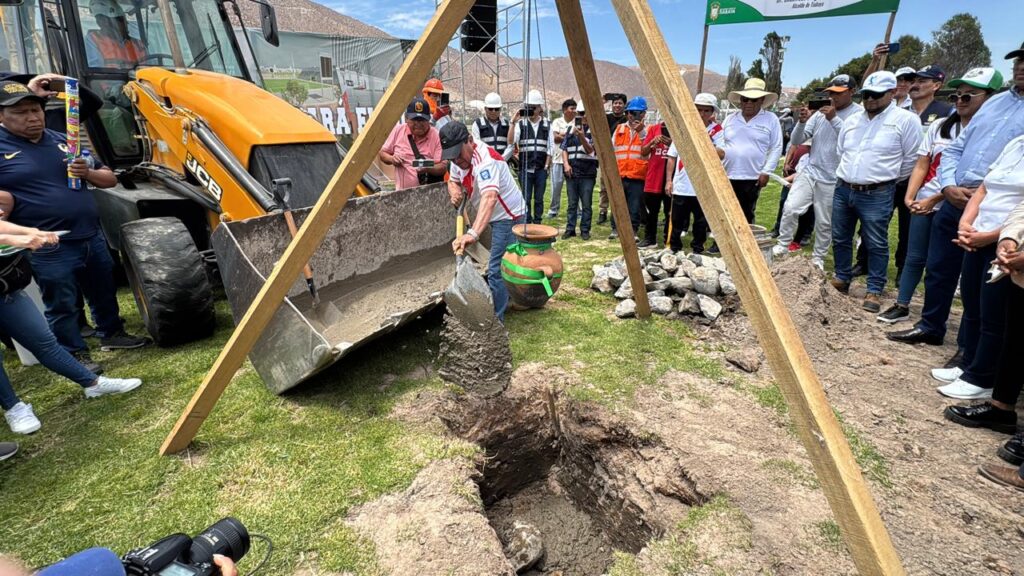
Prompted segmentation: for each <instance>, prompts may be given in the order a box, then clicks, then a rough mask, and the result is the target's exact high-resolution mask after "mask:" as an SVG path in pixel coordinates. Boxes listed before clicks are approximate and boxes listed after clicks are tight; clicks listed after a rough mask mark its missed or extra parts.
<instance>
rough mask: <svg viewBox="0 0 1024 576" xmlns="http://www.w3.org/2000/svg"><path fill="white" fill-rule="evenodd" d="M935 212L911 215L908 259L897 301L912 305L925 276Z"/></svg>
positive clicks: (904, 267) (904, 266)
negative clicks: (912, 300) (911, 302)
mask: <svg viewBox="0 0 1024 576" xmlns="http://www.w3.org/2000/svg"><path fill="white" fill-rule="evenodd" d="M934 217H935V214H934V213H932V214H925V215H920V214H912V215H911V216H910V232H909V235H908V237H907V241H908V242H907V243H908V244H909V246H908V247H907V259H906V260H905V261H904V262H903V275H902V276H900V286H899V288H900V290H899V294H897V296H896V303H897V304H902V305H904V306H909V305H910V299H911V298H913V297H914V291H915V290H917V285H918V284H920V283H921V278H922V277H923V276H924V266H925V264H926V263H927V262H928V244H929V240H930V239H931V233H932V218H934Z"/></svg>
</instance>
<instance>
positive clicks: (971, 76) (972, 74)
mask: <svg viewBox="0 0 1024 576" xmlns="http://www.w3.org/2000/svg"><path fill="white" fill-rule="evenodd" d="M961 84H967V85H968V86H974V87H975V88H981V89H983V90H993V91H995V90H999V89H1000V88H1002V87H1003V75H1002V73H1000V72H999V70H996V69H995V68H971V69H970V70H968V71H967V73H966V74H964V75H963V76H962V77H960V78H957V79H956V80H953V81H951V82H950V83H949V87H950V88H956V87H957V86H959V85H961Z"/></svg>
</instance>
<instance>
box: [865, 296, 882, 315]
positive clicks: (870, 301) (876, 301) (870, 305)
mask: <svg viewBox="0 0 1024 576" xmlns="http://www.w3.org/2000/svg"><path fill="white" fill-rule="evenodd" d="M861 307H862V308H864V309H865V310H867V311H868V312H871V313H872V314H878V311H879V310H881V309H882V299H881V298H880V297H879V296H878V294H872V293H870V292H869V293H868V294H867V295H865V296H864V304H862V305H861Z"/></svg>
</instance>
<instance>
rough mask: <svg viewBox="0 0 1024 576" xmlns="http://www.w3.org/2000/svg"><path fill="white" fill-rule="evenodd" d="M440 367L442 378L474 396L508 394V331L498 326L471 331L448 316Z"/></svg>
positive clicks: (510, 360) (443, 331)
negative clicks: (506, 391)
mask: <svg viewBox="0 0 1024 576" xmlns="http://www.w3.org/2000/svg"><path fill="white" fill-rule="evenodd" d="M439 365H440V368H439V369H438V371H437V373H438V374H439V375H440V376H441V378H443V379H444V380H445V381H447V382H450V383H452V384H455V385H457V386H461V387H462V388H463V389H464V390H466V391H467V392H469V393H471V394H474V395H477V396H494V395H496V394H500V393H502V392H504V391H505V389H506V388H508V385H509V382H511V380H512V350H511V348H509V340H508V330H506V329H505V327H504V326H502V325H501V324H500V323H498V322H495V323H494V324H493V325H492V326H490V327H488V328H486V329H484V330H480V331H474V330H470V329H469V328H468V327H467V326H466V325H465V324H463V323H462V322H460V321H459V319H458V318H456V317H455V316H452V315H451V314H445V316H444V329H443V330H442V331H441V347H440V358H439Z"/></svg>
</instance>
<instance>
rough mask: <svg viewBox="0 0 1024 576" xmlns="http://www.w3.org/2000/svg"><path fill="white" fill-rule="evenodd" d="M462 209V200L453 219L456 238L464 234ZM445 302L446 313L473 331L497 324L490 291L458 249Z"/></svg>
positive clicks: (463, 202)
mask: <svg viewBox="0 0 1024 576" xmlns="http://www.w3.org/2000/svg"><path fill="white" fill-rule="evenodd" d="M465 207H466V199H465V197H463V199H462V203H461V204H460V205H459V213H458V216H456V218H455V234H456V236H455V237H456V238H461V237H462V235H463V233H464V231H465V225H466V222H465V218H464V216H463V212H464V210H465ZM444 303H445V305H447V306H448V312H450V313H451V314H452V315H453V316H455V317H456V318H458V320H459V321H460V322H462V323H463V324H465V325H466V326H467V327H468V328H469V329H471V330H474V331H476V332H480V331H483V330H487V329H488V328H491V327H492V326H493V325H494V324H495V323H497V321H498V318H497V316H495V315H494V299H493V298H492V296H491V288H490V287H489V286H488V285H487V282H485V281H484V279H483V277H481V276H480V273H479V272H478V271H477V269H476V266H474V265H473V261H472V260H471V259H469V258H466V256H465V254H463V252H462V251H461V250H460V251H459V252H456V254H455V279H454V280H452V283H451V284H449V285H448V288H447V289H445V291H444Z"/></svg>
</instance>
